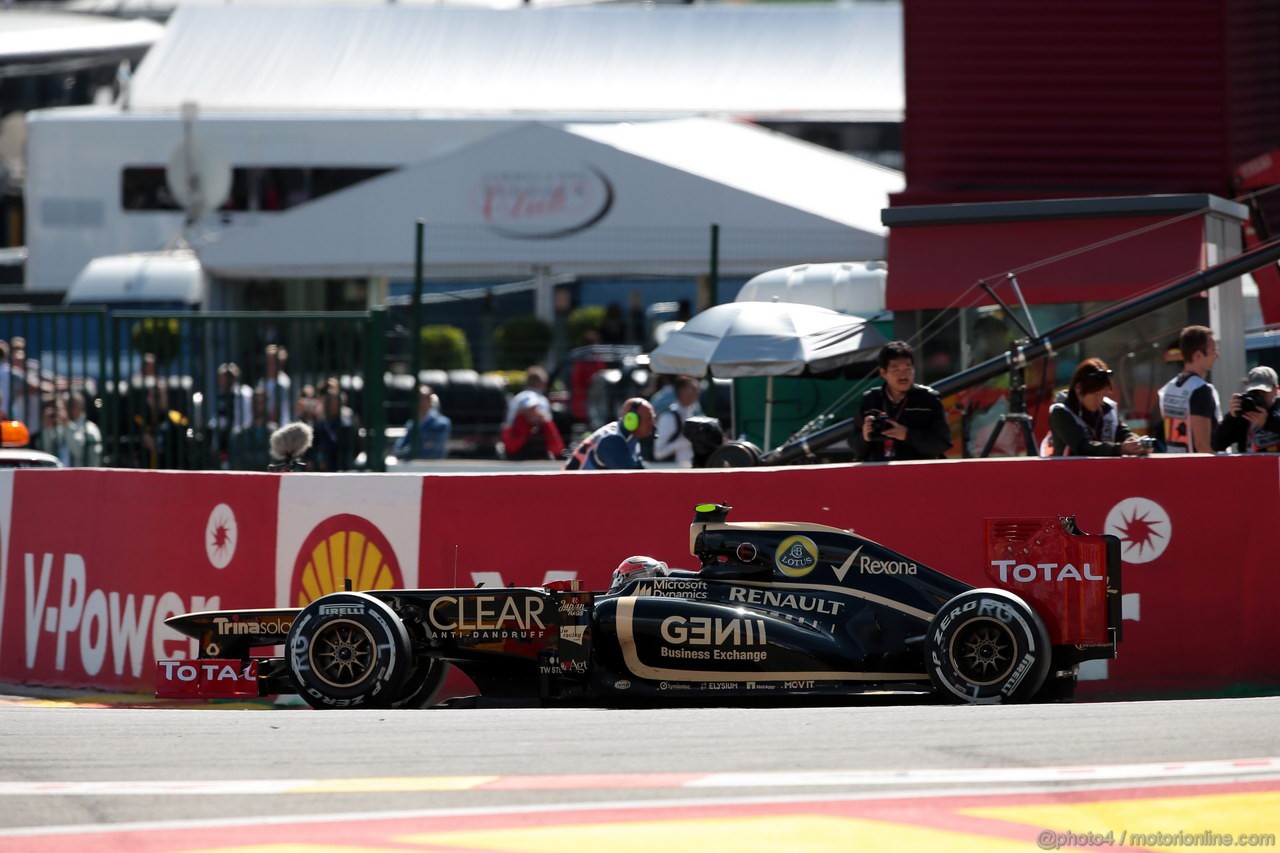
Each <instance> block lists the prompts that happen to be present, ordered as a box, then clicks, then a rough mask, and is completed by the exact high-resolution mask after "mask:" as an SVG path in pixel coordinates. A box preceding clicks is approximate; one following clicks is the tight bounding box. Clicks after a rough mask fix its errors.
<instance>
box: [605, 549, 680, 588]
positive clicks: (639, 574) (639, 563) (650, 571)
mask: <svg viewBox="0 0 1280 853" xmlns="http://www.w3.org/2000/svg"><path fill="white" fill-rule="evenodd" d="M666 574H667V564H666V563H664V562H662V561H661V560H655V559H653V557H642V556H636V557H627V559H625V560H623V561H622V562H621V563H619V564H618V568H616V569H614V570H613V582H612V583H611V584H609V592H617V591H618V590H620V589H622V588H623V587H624V586H626V585H627V584H629V583H631V582H632V581H635V580H641V579H643V578H661V577H666Z"/></svg>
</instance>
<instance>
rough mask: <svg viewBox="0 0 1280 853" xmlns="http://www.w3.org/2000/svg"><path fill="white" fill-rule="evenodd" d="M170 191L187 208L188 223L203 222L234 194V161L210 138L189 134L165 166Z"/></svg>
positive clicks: (166, 181)
mask: <svg viewBox="0 0 1280 853" xmlns="http://www.w3.org/2000/svg"><path fill="white" fill-rule="evenodd" d="M164 177H165V183H166V184H168V186H169V192H171V193H173V197H174V198H175V199H176V200H177V202H178V204H180V205H182V209H183V210H185V211H186V212H187V223H188V224H190V223H192V222H199V221H200V220H201V219H204V218H205V217H206V216H208V215H209V214H210V213H212V212H213V211H215V210H217V209H218V208H220V207H222V205H223V203H225V202H226V200H227V196H228V195H230V194H231V164H230V162H229V161H228V159H227V156H226V155H225V154H223V152H222V150H221V149H220V148H219V147H218V146H217V145H215V144H214V143H212V142H210V141H209V140H207V139H198V138H196V137H195V136H191V135H188V136H187V137H186V139H184V140H183V141H182V142H180V143H179V144H178V147H177V148H175V149H173V154H171V155H170V156H169V168H168V169H166V170H165V175H164Z"/></svg>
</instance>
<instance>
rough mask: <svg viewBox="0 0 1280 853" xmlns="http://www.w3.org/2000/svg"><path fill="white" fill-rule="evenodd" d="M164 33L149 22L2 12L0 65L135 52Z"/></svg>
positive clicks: (13, 11)
mask: <svg viewBox="0 0 1280 853" xmlns="http://www.w3.org/2000/svg"><path fill="white" fill-rule="evenodd" d="M163 32H164V28H163V27H161V26H160V25H159V24H157V23H154V22H152V21H121V20H119V19H117V18H108V17H105V16H99V15H68V14H64V13H61V12H49V11H35V12H31V11H26V10H19V9H5V10H4V12H3V14H0V62H4V63H10V62H27V63H34V62H47V61H50V60H54V59H65V58H67V57H71V56H92V55H103V54H113V53H120V52H125V51H137V50H142V49H144V48H146V47H147V46H149V45H151V44H153V43H154V42H155V41H156V40H157V39H159V38H160V36H161V35H162V34H163Z"/></svg>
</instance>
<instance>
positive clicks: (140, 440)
mask: <svg viewBox="0 0 1280 853" xmlns="http://www.w3.org/2000/svg"><path fill="white" fill-rule="evenodd" d="M388 334H389V332H388V328H387V322H386V314H385V312H383V311H379V310H375V311H370V312H341V313H340V312H326V313H287V314H286V313H202V314H191V313H178V314H149V313H134V312H109V311H106V310H104V309H62V308H29V309H28V308H22V309H9V310H4V311H0V340H3V341H5V342H6V344H7V348H8V350H9V352H8V358H7V359H5V360H4V364H3V365H2V366H0V409H3V410H4V414H5V416H6V417H9V418H13V419H18V420H23V421H24V422H26V423H27V426H28V428H29V429H30V431H31V432H32V434H33V436H34V438H33V442H32V443H33V445H35V446H37V447H40V448H41V449H47V450H52V449H53V448H52V443H51V441H50V438H51V436H54V435H55V434H56V433H57V430H56V427H57V426H58V425H59V424H60V423H62V422H64V421H65V420H66V419H67V418H68V410H69V409H72V408H73V407H74V403H72V402H71V398H72V397H78V398H79V399H82V400H84V401H85V402H86V403H87V419H88V420H89V421H92V422H94V423H96V424H97V426H98V428H99V431H100V432H101V437H102V445H101V448H102V449H101V464H103V465H107V466H113V467H127V468H175V469H187V470H199V469H232V470H257V471H261V470H265V468H266V466H267V463H268V438H269V436H270V434H271V432H272V431H273V430H274V429H275V428H276V427H278V426H282V425H284V424H287V423H290V422H294V421H306V422H309V423H311V425H312V427H313V430H314V432H315V444H314V446H313V449H312V452H311V456H310V463H311V464H310V467H311V469H312V470H321V471H339V470H356V469H367V470H373V471H378V470H384V467H385V461H384V460H385V458H386V450H387V448H386V427H387V424H388V423H389V422H390V423H397V422H400V423H402V422H403V419H406V418H408V417H411V412H412V406H413V402H412V389H413V387H414V384H415V383H413V381H412V380H411V379H409V378H408V377H404V379H409V381H408V382H405V381H403V380H401V381H391V382H388V381H376V382H369V381H367V378H368V377H379V378H383V377H387V376H388V365H387V361H386V353H387V344H388V341H387V338H388ZM388 385H391V386H392V387H393V388H394V389H395V390H394V393H393V394H392V395H391V396H392V398H393V399H391V400H390V403H391V406H390V408H389V407H388V403H389V397H388V392H387V389H388ZM406 386H407V388H406ZM81 452H82V453H83V455H82V457H81V458H79V459H76V458H71V459H68V460H67V461H69V463H70V464H73V465H78V464H92V463H93V462H94V461H96V460H95V459H92V458H90V457H89V454H88V452H87V451H81Z"/></svg>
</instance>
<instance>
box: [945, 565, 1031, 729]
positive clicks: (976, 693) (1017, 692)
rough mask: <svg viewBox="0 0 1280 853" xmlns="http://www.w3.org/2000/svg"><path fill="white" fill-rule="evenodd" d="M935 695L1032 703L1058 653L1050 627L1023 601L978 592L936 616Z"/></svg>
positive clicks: (959, 699) (954, 600) (992, 591)
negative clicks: (1049, 630) (1054, 650)
mask: <svg viewBox="0 0 1280 853" xmlns="http://www.w3.org/2000/svg"><path fill="white" fill-rule="evenodd" d="M925 654H926V661H925V663H926V665H927V667H928V670H929V680H930V682H932V684H933V687H934V689H935V690H936V691H937V692H938V693H939V694H940V695H942V696H943V697H944V698H946V699H949V700H951V701H953V702H969V703H973V704H1001V703H1010V702H1026V701H1029V700H1030V699H1031V698H1032V697H1033V696H1035V694H1036V693H1037V691H1039V690H1040V688H1041V686H1042V685H1043V684H1044V681H1045V678H1046V677H1047V676H1048V674H1049V668H1050V664H1051V663H1052V656H1053V650H1052V648H1051V647H1050V645H1049V632H1048V630H1046V628H1045V625H1044V621H1043V620H1041V618H1040V616H1039V615H1038V614H1037V613H1036V612H1035V610H1034V609H1032V607H1031V606H1030V605H1029V604H1027V603H1026V601H1024V600H1023V599H1022V598H1020V597H1019V596H1017V595H1014V594H1013V593H1011V592H1007V591H1005V590H1001V589H972V590H967V591H966V592H962V593H960V594H959V595H957V596H955V597H954V598H952V599H951V600H950V601H948V602H947V603H946V604H944V605H943V606H942V607H941V608H939V610H938V612H937V613H936V614H934V617H933V619H932V620H931V621H930V623H929V633H928V635H927V636H926V650H925Z"/></svg>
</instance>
